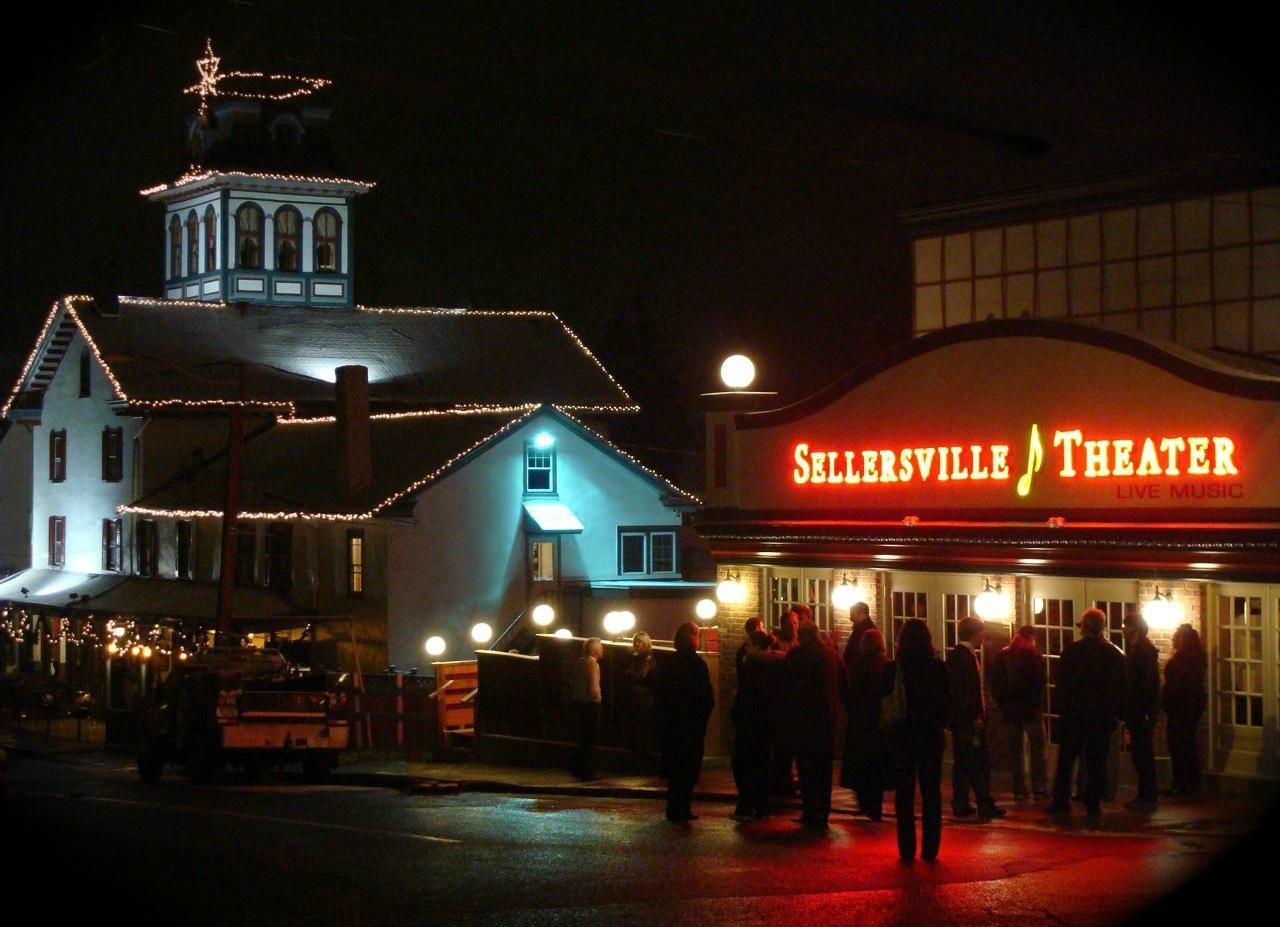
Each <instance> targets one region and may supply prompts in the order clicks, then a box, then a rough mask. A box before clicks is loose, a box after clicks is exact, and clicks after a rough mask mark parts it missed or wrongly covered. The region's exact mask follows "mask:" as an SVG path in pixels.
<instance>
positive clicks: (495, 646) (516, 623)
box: [486, 609, 527, 650]
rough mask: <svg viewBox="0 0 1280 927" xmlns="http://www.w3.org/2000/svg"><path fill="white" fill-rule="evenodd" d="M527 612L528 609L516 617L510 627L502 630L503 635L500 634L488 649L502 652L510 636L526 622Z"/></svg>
mask: <svg viewBox="0 0 1280 927" xmlns="http://www.w3.org/2000/svg"><path fill="white" fill-rule="evenodd" d="M525 611H527V609H525V610H523V611H521V612H520V614H518V615H516V617H515V619H514V620H513V621H512V622H511V623H510V624H509V625H507V626H506V627H505V628H503V629H502V633H501V634H499V635H498V636H497V637H495V638H494V639H493V642H492V643H491V644H489V646H488V647H487V648H486V649H488V650H502V649H503V647H502V644H503V643H504V642H505V641H506V639H507V637H508V635H510V634H511V632H512V631H514V630H515V629H516V628H518V627H520V624H521V622H523V621H524V615H525Z"/></svg>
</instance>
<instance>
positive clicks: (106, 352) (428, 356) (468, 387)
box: [3, 296, 638, 417]
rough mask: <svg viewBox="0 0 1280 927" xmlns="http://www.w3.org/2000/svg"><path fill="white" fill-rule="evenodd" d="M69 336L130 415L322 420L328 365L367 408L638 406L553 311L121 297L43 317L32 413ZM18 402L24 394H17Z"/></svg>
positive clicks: (31, 370) (329, 382) (25, 387)
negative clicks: (352, 378) (177, 411)
mask: <svg viewBox="0 0 1280 927" xmlns="http://www.w3.org/2000/svg"><path fill="white" fill-rule="evenodd" d="M75 330H79V332H80V334H81V335H82V336H83V337H84V338H85V340H86V341H87V342H88V343H89V344H90V346H91V347H92V348H93V349H94V351H95V352H96V353H97V355H98V357H99V359H100V360H101V361H102V364H103V367H104V369H105V370H106V372H107V376H108V378H109V379H110V380H111V382H112V386H113V388H114V390H115V392H116V398H117V399H118V400H120V401H123V402H127V403H128V404H129V405H131V406H133V407H135V408H138V409H144V408H165V407H169V406H178V407H187V408H190V407H192V406H193V405H198V404H204V405H215V406H216V405H225V404H228V403H234V402H235V401H237V396H238V383H237V367H238V365H243V366H244V372H245V397H246V399H247V401H248V403H249V404H251V405H259V406H263V407H266V408H268V409H270V410H272V411H273V412H274V413H275V414H277V415H281V416H283V417H295V416H297V415H301V414H307V413H311V414H324V413H325V412H327V411H329V409H330V408H331V406H332V403H333V400H334V386H333V383H334V369H335V368H336V367H339V366H343V365H346V364H361V365H364V366H365V367H367V368H368V370H369V402H370V407H371V408H372V409H373V410H374V411H375V412H378V411H402V410H420V409H439V408H449V407H455V406H468V405H487V406H526V405H531V404H536V403H543V402H546V403H555V404H556V405H559V406H561V407H563V408H566V409H571V410H577V411H584V412H596V413H615V412H634V411H637V409H638V407H637V406H636V405H635V403H634V402H633V401H632V399H631V397H630V396H629V395H628V394H627V391H626V390H625V389H623V388H622V386H621V385H620V384H619V383H618V382H617V381H616V380H614V379H613V377H612V376H611V375H610V374H609V372H608V371H607V370H605V368H604V366H603V365H602V364H601V363H600V361H599V360H597V359H596V357H595V355H593V354H592V353H591V352H590V350H589V349H588V348H587V347H586V345H585V344H583V343H582V341H581V340H580V339H579V338H578V336H577V335H576V334H574V332H573V330H572V329H570V328H569V327H568V326H567V325H565V324H564V323H563V322H562V321H561V320H560V319H559V318H558V317H557V316H556V315H555V313H552V312H545V311H535V310H528V311H524V310H520V311H490V310H460V309H420V308H404V309H400V308H369V307H363V306H360V307H356V308H355V309H314V308H308V307H292V306H291V307H282V306H272V307H270V308H269V309H268V308H263V307H255V306H250V307H243V306H237V305H228V304H225V303H217V302H213V303H204V302H195V301H186V300H162V299H139V298H134V297H120V299H119V312H118V314H115V313H109V314H108V313H103V312H99V311H98V310H97V308H96V307H95V305H94V301H93V300H92V299H90V298H89V297H82V296H69V297H66V298H65V299H63V300H60V301H59V302H58V303H57V304H56V305H55V306H54V308H53V310H52V311H51V313H50V316H49V319H48V321H47V323H46V326H45V329H44V331H43V332H42V333H41V336H40V339H39V341H38V342H37V345H36V348H35V350H34V351H33V352H32V355H31V358H30V360H29V362H28V365H27V368H26V369H25V370H24V371H23V374H22V376H21V377H20V379H19V382H18V384H17V385H16V386H15V387H14V390H13V393H12V394H11V396H10V400H9V403H7V404H6V405H5V408H4V412H3V414H4V415H8V412H9V408H10V406H11V405H12V404H13V402H14V400H15V399H18V398H19V397H20V396H21V400H22V402H21V403H20V404H21V405H24V406H25V405H31V404H38V402H39V395H40V394H41V392H42V391H43V389H44V387H45V386H47V384H48V381H49V380H50V379H51V378H52V376H53V373H54V372H55V371H56V369H57V363H58V362H59V361H60V359H61V356H62V353H64V352H65V349H66V346H67V344H68V343H69V341H70V338H71V335H72V334H73V333H74V331H75ZM22 394H25V395H22Z"/></svg>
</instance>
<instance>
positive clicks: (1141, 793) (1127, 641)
mask: <svg viewBox="0 0 1280 927" xmlns="http://www.w3.org/2000/svg"><path fill="white" fill-rule="evenodd" d="M1124 668H1125V679H1126V686H1125V700H1124V725H1125V727H1127V728H1128V729H1129V752H1130V756H1131V757H1132V758H1133V770H1134V772H1136V773H1137V774H1138V797H1137V798H1135V799H1134V800H1133V801H1130V802H1126V803H1125V807H1126V808H1129V809H1130V810H1132V811H1155V810H1156V751H1155V744H1154V741H1153V737H1152V735H1153V733H1154V732H1155V727H1156V721H1157V720H1158V719H1159V717H1160V653H1159V652H1158V651H1157V650H1156V647H1155V644H1153V643H1151V641H1150V640H1148V639H1147V621H1146V619H1145V618H1143V617H1142V616H1141V615H1140V614H1138V613H1137V611H1130V612H1128V613H1126V614H1125V616H1124Z"/></svg>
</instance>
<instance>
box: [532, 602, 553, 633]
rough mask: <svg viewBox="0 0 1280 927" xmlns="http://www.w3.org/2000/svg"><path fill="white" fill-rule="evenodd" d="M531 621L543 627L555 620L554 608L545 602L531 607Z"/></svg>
mask: <svg viewBox="0 0 1280 927" xmlns="http://www.w3.org/2000/svg"><path fill="white" fill-rule="evenodd" d="M531 617H532V618H533V623H534V624H536V625H537V626H538V627H540V628H545V627H547V626H548V625H550V624H551V623H552V622H553V621H555V620H556V610H555V609H554V608H552V607H551V606H550V605H548V604H547V603H546V602H543V603H541V604H540V605H535V606H534V607H533V614H532V615H531Z"/></svg>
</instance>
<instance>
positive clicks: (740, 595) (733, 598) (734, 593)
mask: <svg viewBox="0 0 1280 927" xmlns="http://www.w3.org/2000/svg"><path fill="white" fill-rule="evenodd" d="M746 597H747V590H746V587H745V586H743V585H742V583H740V582H738V581H737V580H736V579H733V578H732V577H731V578H729V579H725V580H721V582H720V585H718V586H716V598H717V599H719V600H720V602H721V603H723V604H724V605H737V604H739V603H741V602H743V601H745V600H746Z"/></svg>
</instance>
